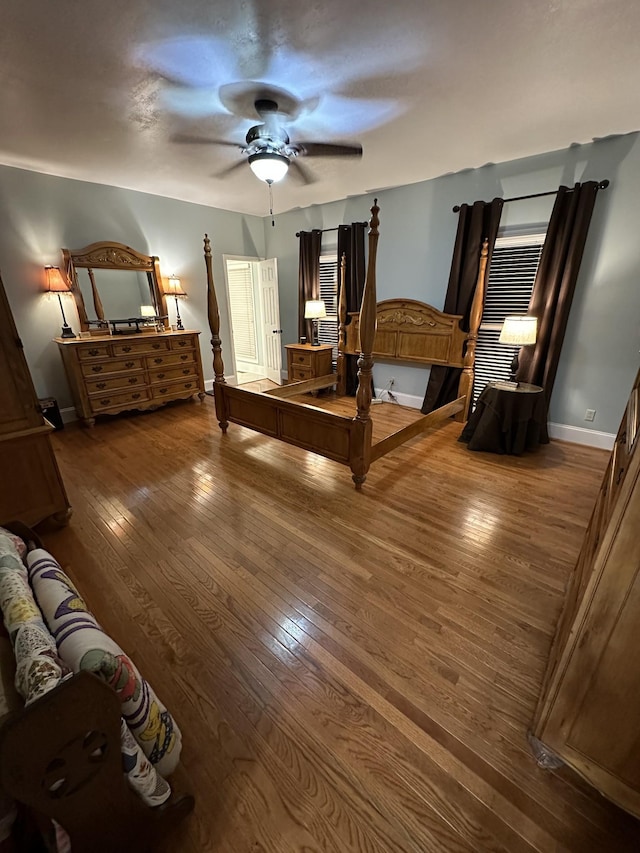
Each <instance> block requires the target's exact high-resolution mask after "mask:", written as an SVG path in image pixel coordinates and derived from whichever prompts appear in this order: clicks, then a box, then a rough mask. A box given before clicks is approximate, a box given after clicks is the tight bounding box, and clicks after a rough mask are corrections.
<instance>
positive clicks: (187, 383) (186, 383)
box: [184, 382, 193, 388]
mask: <svg viewBox="0 0 640 853" xmlns="http://www.w3.org/2000/svg"><path fill="white" fill-rule="evenodd" d="M192 385H193V382H185V383H184V387H185V388H191V386H192Z"/></svg>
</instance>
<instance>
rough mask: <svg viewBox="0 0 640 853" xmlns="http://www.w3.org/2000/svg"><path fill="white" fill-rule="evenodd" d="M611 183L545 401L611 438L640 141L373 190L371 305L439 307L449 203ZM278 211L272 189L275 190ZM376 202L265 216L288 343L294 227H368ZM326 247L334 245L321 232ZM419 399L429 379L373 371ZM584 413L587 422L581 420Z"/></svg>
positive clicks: (639, 304) (622, 354)
mask: <svg viewBox="0 0 640 853" xmlns="http://www.w3.org/2000/svg"><path fill="white" fill-rule="evenodd" d="M604 178H608V179H609V180H610V181H611V186H610V187H609V188H608V189H607V190H604V191H602V192H600V193H599V194H598V198H597V202H596V209H595V213H594V216H593V219H592V223H591V230H590V233H589V239H588V242H587V247H586V250H585V255H584V258H583V262H582V267H581V271H580V276H579V279H578V284H577V288H576V294H575V297H574V302H573V307H572V311H571V316H570V320H569V327H568V329H567V334H566V337H565V342H564V347H563V351H562V357H561V361H560V366H559V370H558V376H557V380H556V384H555V388H554V392H553V397H552V400H551V411H550V418H551V420H552V421H553V422H555V423H561V424H567V425H571V426H577V427H583V428H593V429H596V430H601V431H603V432H615V431H616V430H617V428H618V424H619V422H620V418H621V415H622V409H623V406H624V402H625V400H626V397H627V395H628V393H629V390H630V387H631V382H632V380H633V377H634V376H635V373H636V371H637V369H638V348H639V344H640V236H639V235H640V136H639V135H638V134H629V135H627V136H622V137H615V138H609V139H605V140H601V141H599V142H596V143H593V144H590V145H581V146H574V147H572V148H569V149H567V150H563V151H555V152H551V153H548V154H543V155H540V156H537V157H529V158H526V159H522V160H515V161H511V162H509V163H501V164H496V165H493V164H490V165H487V166H484V167H482V168H480V169H470V170H467V171H464V172H459V173H456V174H453V175H445V176H443V177H441V178H437V179H435V180H431V181H425V182H422V183H417V184H412V185H410V186H405V187H397V188H394V189H387V190H381V191H379V192H377V193H375V195H377V197H378V203H379V205H380V208H381V211H380V242H379V249H378V267H377V273H378V275H377V280H378V298H379V299H388V298H390V297H393V296H406V297H410V298H414V299H420V300H423V301H424V302H429V303H431V304H433V305H435V306H436V307H437V308H442V307H443V305H444V297H445V292H446V287H447V280H448V276H449V267H450V263H451V253H452V249H453V242H454V238H455V231H456V225H457V217H456V215H454V214H453V213H452V210H451V209H452V207H453V205H455V204H459V203H461V202H472V201H474V200H476V199H485V200H490V199H492V198H494V197H495V196H502V197H504V198H508V197H515V196H520V195H526V194H529V193H537V192H544V191H545V190H552V189H555V188H557V187H558V186H559V185H560V184H566V185H569V186H571V185H573V184H574V183H575V182H576V181H583V180H602V179H604ZM274 192H275V196H276V198H275V200H276V206H277V185H276V187H275V188H274ZM373 197H374V194H373V193H371V194H369V195H366V196H361V197H358V198H349V199H345V200H344V201H341V202H334V203H331V204H325V205H319V206H314V207H310V208H306V209H304V210H296V211H290V212H288V213H285V214H282V215H280V216H277V217H276V226H275V228H272V227H271V223H270V220H265V241H266V249H267V254H268V255H269V256H276V257H277V258H278V266H279V271H280V300H281V324H282V327H283V329H284V335H283V337H284V341H285V342H290V341H294V340H295V339H296V335H297V320H296V318H297V313H296V312H297V265H298V240H297V238H296V236H295V233H296V231H300V230H308V229H310V228H331V227H334V226H336V225H338V224H340V223H343V222H351V221H354V220H362V219H367V218H368V214H369V208H370V206H371V204H372V202H373ZM552 203H553V199H549V198H546V199H534V200H530V201H526V202H514V203H511V204H507V205H505V208H504V213H503V217H502V223H501V224H502V226H506V227H507V228H509V229H511V228H516V227H518V226H523V225H531V224H538V223H541V222H545V221H546V220H548V217H549V215H550V212H551V206H552ZM328 238H329V240H331V239H333V237H332V235H328ZM391 375H393V376H395V377H396V383H395V389H396V390H397V391H399V392H401V393H402V392H404V393H406V394H410V395H415V396H418V397H421V396H422V395H423V394H424V389H425V385H426V381H427V377H428V371H427V370H423V369H420V368H413V367H401V366H399V365H397V364H394V365H388V364H377V365H376V366H375V368H374V379H375V384H376V386H377V387H381V386H384V384H385V382H386V380H387V378H388V377H389V376H391ZM587 408H592V409H596V411H597V415H596V419H595V421H594V422H593V423H592V424H590V423H587V422H585V421H584V414H585V410H586V409H587Z"/></svg>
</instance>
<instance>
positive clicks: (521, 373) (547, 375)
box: [518, 181, 598, 406]
mask: <svg viewBox="0 0 640 853" xmlns="http://www.w3.org/2000/svg"><path fill="white" fill-rule="evenodd" d="M597 192H598V183H597V182H596V181H587V182H586V183H584V184H576V185H575V186H574V187H573V189H569V188H568V187H560V189H559V190H558V195H557V197H556V201H555V204H554V206H553V212H552V213H551V219H550V220H549V227H548V230H547V236H546V239H545V242H544V246H543V248H542V255H541V257H540V265H539V267H538V273H537V275H536V280H535V283H534V285H533V292H532V294H531V302H530V303H529V310H528V313H529V314H531V315H532V316H534V317H537V318H538V335H537V340H536V345H535V346H534V347H533V346H531V347H522V349H521V351H520V366H519V369H518V379H519V380H520V381H521V382H531V383H532V384H533V385H541V386H542V387H543V388H544V391H545V397H546V401H547V406H548V405H549V400H550V398H551V391H552V389H553V383H554V381H555V378H556V372H557V370H558V361H559V360H560V352H561V350H562V342H563V340H564V333H565V331H566V328H567V321H568V319H569V310H570V308H571V301H572V299H573V293H574V291H575V287H576V280H577V278H578V270H579V269H580V262H581V260H582V254H583V252H584V246H585V243H586V240H587V233H588V231H589V224H590V222H591V214H592V213H593V207H594V204H595V201H596V195H597Z"/></svg>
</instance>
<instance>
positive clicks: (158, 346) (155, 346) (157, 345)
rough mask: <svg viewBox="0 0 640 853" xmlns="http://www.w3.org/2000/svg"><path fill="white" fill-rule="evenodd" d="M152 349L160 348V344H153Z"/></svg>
mask: <svg viewBox="0 0 640 853" xmlns="http://www.w3.org/2000/svg"><path fill="white" fill-rule="evenodd" d="M151 349H160V344H151Z"/></svg>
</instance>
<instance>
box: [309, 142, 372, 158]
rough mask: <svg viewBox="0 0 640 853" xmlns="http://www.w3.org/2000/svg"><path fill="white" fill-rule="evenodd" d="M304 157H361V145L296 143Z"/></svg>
mask: <svg viewBox="0 0 640 853" xmlns="http://www.w3.org/2000/svg"><path fill="white" fill-rule="evenodd" d="M295 147H296V148H299V149H300V154H301V155H302V156H304V157H362V145H358V144H355V145H333V144H331V143H327V142H296V143H295Z"/></svg>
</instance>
